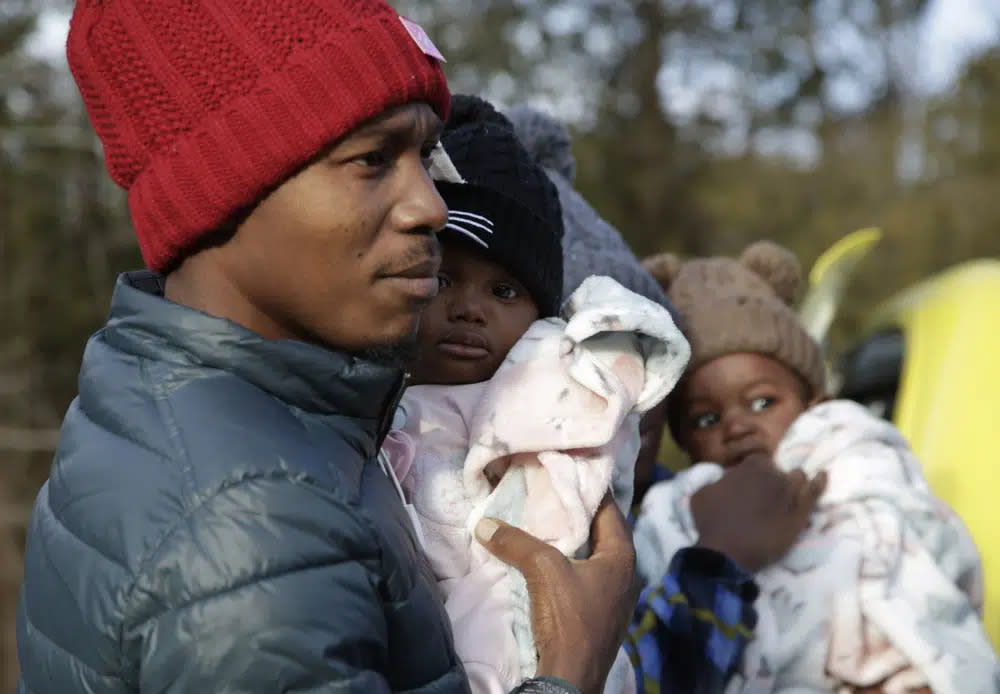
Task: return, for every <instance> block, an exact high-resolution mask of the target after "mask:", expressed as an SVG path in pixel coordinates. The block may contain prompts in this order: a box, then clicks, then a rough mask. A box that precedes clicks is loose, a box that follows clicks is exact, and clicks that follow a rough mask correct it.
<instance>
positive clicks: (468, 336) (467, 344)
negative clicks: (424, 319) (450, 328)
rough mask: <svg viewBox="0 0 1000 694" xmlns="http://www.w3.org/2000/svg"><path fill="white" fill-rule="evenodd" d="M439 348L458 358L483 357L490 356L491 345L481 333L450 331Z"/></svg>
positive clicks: (438, 345)
mask: <svg viewBox="0 0 1000 694" xmlns="http://www.w3.org/2000/svg"><path fill="white" fill-rule="evenodd" d="M437 348H438V349H439V350H441V351H442V352H444V353H445V354H447V355H448V356H450V357H454V358H456V359H468V360H475V359H483V358H485V357H487V356H489V353H490V345H489V342H487V341H486V338H484V337H483V336H482V335H480V334H479V333H474V332H471V331H465V330H461V331H455V332H452V333H449V334H448V335H447V336H446V337H445V338H444V339H443V340H441V341H440V342H439V343H438V344H437Z"/></svg>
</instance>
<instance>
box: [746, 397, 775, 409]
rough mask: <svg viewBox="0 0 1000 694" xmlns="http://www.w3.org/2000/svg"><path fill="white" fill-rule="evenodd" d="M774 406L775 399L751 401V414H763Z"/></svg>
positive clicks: (763, 398)
mask: <svg viewBox="0 0 1000 694" xmlns="http://www.w3.org/2000/svg"><path fill="white" fill-rule="evenodd" d="M773 404H774V398H771V397H760V398H754V399H753V400H751V401H750V411H751V412H763V411H764V410H766V409H768V408H769V407H771V405H773Z"/></svg>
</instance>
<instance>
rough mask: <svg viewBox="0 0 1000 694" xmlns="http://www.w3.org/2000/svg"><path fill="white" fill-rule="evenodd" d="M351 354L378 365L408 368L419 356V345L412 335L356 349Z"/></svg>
mask: <svg viewBox="0 0 1000 694" xmlns="http://www.w3.org/2000/svg"><path fill="white" fill-rule="evenodd" d="M352 354H353V355H354V356H355V357H357V358H358V359H364V360H365V361H370V362H372V363H375V364H379V365H380V366H388V367H391V368H394V369H408V368H410V366H411V365H412V364H413V362H415V361H416V360H417V358H418V357H419V356H420V346H419V344H418V343H417V338H416V336H415V335H414V336H412V337H407V338H406V339H404V340H401V341H399V342H394V343H391V344H383V345H375V346H373V347H366V348H364V349H360V350H356V351H354V352H352Z"/></svg>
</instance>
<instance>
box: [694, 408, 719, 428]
mask: <svg viewBox="0 0 1000 694" xmlns="http://www.w3.org/2000/svg"><path fill="white" fill-rule="evenodd" d="M718 423H719V415H717V414H715V413H714V412H706V413H705V414H700V415H698V416H697V417H695V418H694V428H695V429H708V428H709V427H710V426H715V425H716V424H718Z"/></svg>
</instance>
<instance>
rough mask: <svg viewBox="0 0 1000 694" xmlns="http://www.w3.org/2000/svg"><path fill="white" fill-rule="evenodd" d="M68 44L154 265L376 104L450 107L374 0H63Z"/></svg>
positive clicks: (433, 65) (389, 12)
mask: <svg viewBox="0 0 1000 694" xmlns="http://www.w3.org/2000/svg"><path fill="white" fill-rule="evenodd" d="M67 55H68V58H69V65H70V69H71V70H72V71H73V76H74V77H75V79H76V82H77V85H78V86H79V88H80V92H81V94H82V95H83V99H84V101H85V102H86V105H87V110H88V112H89V113H90V119H91V122H92V123H93V125H94V129H95V130H96V131H97V134H98V136H99V137H100V138H101V142H102V143H103V144H104V152H105V159H106V161H107V166H108V171H109V172H110V174H111V177H112V178H113V179H114V180H115V182H116V183H118V185H120V186H122V187H123V188H125V189H126V190H127V191H128V199H129V208H130V210H131V212H132V223H133V225H134V227H135V231H136V234H137V235H138V237H139V246H140V248H141V249H142V254H143V258H144V259H145V261H146V265H147V266H149V268H150V269H152V270H154V271H160V272H162V271H164V270H168V269H170V268H171V267H172V266H173V265H174V264H175V263H176V262H178V261H179V260H180V259H181V258H182V257H183V255H184V253H185V252H186V251H187V250H188V249H190V248H191V247H192V245H193V244H194V243H195V242H197V240H198V239H199V238H200V237H202V236H204V235H206V234H209V233H211V232H213V231H216V230H217V229H218V228H219V227H220V226H222V225H223V224H225V223H226V222H227V221H228V220H230V219H231V218H232V217H233V216H234V215H235V214H236V213H237V212H239V211H240V210H244V209H246V208H248V207H250V206H252V205H253V204H255V203H256V202H257V201H259V200H260V199H261V198H262V197H263V196H264V195H265V194H266V193H267V192H268V191H269V190H270V189H272V188H273V187H274V186H276V185H278V184H279V183H281V182H282V181H284V180H285V179H286V178H288V177H289V176H290V175H292V174H293V173H294V172H295V171H296V170H298V169H299V168H300V167H302V166H303V165H304V164H305V163H307V162H308V161H310V160H311V159H312V158H313V157H315V156H316V155H317V154H319V153H320V152H321V151H322V150H323V149H324V148H325V147H327V146H328V145H330V144H331V143H332V142H334V141H336V140H337V139H339V138H340V137H342V136H344V135H346V134H347V133H349V132H350V131H351V130H352V129H354V128H355V127H356V126H358V125H360V124H361V123H363V122H365V121H367V120H369V119H371V118H373V117H374V116H377V115H378V114H380V113H382V112H383V111H385V110H387V109H389V108H392V107H395V106H399V105H402V104H407V103H412V102H426V103H428V104H430V106H431V107H432V108H433V109H434V110H435V112H436V113H437V114H438V116H440V117H441V119H442V120H445V119H446V118H447V115H448V104H449V99H450V96H449V93H448V86H447V84H446V82H445V78H444V74H443V72H442V71H441V67H440V65H439V64H438V61H437V60H436V59H434V58H433V57H430V56H429V55H427V54H425V53H424V51H423V50H422V49H421V48H420V46H418V45H417V43H416V41H415V39H414V38H412V37H411V35H410V33H409V32H408V31H407V28H406V27H405V26H404V24H403V22H402V20H401V19H400V17H399V15H397V14H396V12H395V11H393V9H392V8H391V7H389V6H388V5H387V4H385V3H384V2H382V1H381V0H77V3H76V8H75V9H74V12H73V19H72V22H71V24H70V32H69V40H68V44H67Z"/></svg>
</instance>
